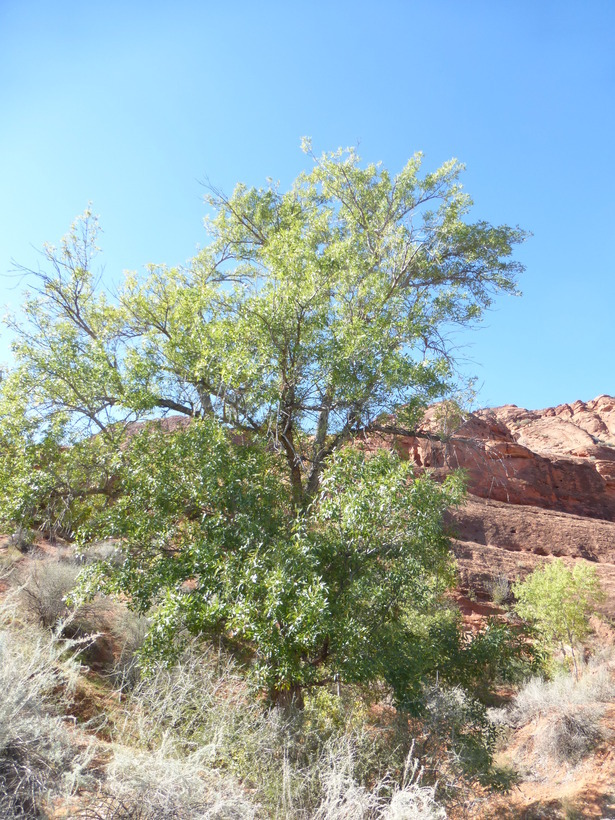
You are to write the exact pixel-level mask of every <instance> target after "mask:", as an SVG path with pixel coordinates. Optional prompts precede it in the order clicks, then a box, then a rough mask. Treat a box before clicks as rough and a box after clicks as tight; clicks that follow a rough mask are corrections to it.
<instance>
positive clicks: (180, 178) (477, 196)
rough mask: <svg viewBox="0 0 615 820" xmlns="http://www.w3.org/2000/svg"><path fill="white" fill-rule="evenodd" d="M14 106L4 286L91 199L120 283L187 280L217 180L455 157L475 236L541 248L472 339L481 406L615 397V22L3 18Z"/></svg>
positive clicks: (1, 144) (0, 3) (517, 4)
mask: <svg viewBox="0 0 615 820" xmlns="http://www.w3.org/2000/svg"><path fill="white" fill-rule="evenodd" d="M0 106H1V108H0V111H1V112H2V117H1V120H0V184H1V190H2V197H1V198H0V272H1V273H4V272H6V271H8V270H9V269H10V267H11V262H10V260H11V259H12V258H13V259H16V260H18V261H19V262H21V263H22V264H26V265H35V264H36V254H35V252H34V250H33V246H34V247H40V246H41V245H42V243H43V242H45V241H50V242H56V243H57V242H58V241H59V239H60V237H61V236H62V235H63V234H64V233H65V232H66V230H67V229H68V227H69V225H70V223H71V222H72V220H73V218H74V217H75V216H76V215H77V214H79V213H81V212H82V211H83V210H84V208H85V206H86V205H87V203H88V202H89V201H90V200H91V201H92V202H93V207H94V210H95V212H96V213H98V214H100V217H101V222H102V226H103V229H104V236H103V240H102V246H103V250H104V259H103V261H104V264H105V268H106V277H107V279H108V280H109V281H117V280H119V279H120V278H121V275H122V271H123V270H124V269H137V268H140V267H141V266H142V265H143V264H145V263H147V262H166V263H168V264H177V263H183V262H185V261H186V260H187V259H188V258H189V257H191V256H192V255H193V254H194V251H195V249H196V247H197V245H198V244H203V243H205V242H206V235H205V232H204V230H203V227H202V219H203V216H204V215H205V213H206V210H205V206H204V204H203V201H202V198H203V188H202V184H201V183H202V181H203V180H204V179H205V177H209V178H210V179H211V181H212V182H213V183H215V184H216V185H218V186H220V187H222V188H224V189H225V190H227V191H229V192H230V191H231V190H232V188H233V185H234V183H235V182H237V181H244V182H246V183H248V184H261V183H264V182H265V180H266V178H267V177H274V178H275V179H279V180H280V181H281V184H282V185H283V186H285V185H287V184H289V183H290V182H291V181H292V179H293V178H294V177H295V175H296V174H297V173H298V171H300V170H301V169H302V168H303V167H305V165H306V158H305V157H304V155H303V154H302V153H301V151H300V148H299V140H300V137H301V136H302V135H310V136H312V138H313V141H314V147H315V149H316V150H317V151H321V150H330V149H331V150H332V149H335V148H337V147H338V146H340V145H342V146H347V145H353V144H357V143H358V144H359V150H360V153H361V155H362V156H363V157H364V158H365V159H366V160H370V161H376V160H382V161H383V162H384V164H385V165H387V166H388V167H389V168H390V169H391V170H399V169H400V168H401V167H402V165H403V164H404V162H405V161H406V159H407V158H408V157H409V156H410V155H411V154H413V153H414V152H415V151H417V150H422V151H424V153H425V168H426V169H428V170H429V169H433V168H435V167H436V166H438V165H439V164H441V163H442V162H443V161H444V160H446V159H448V158H450V157H453V156H455V157H458V158H459V159H460V160H462V161H463V162H464V163H466V165H467V172H466V174H465V180H464V184H465V188H466V190H467V191H468V192H469V193H470V194H471V195H472V197H473V198H474V201H475V209H474V217H475V218H485V219H488V220H489V221H491V222H494V223H501V222H506V223H509V224H513V225H514V224H519V225H520V226H521V227H523V228H525V229H527V230H530V231H532V232H533V234H534V236H533V238H532V239H531V240H530V241H529V242H528V243H527V244H526V245H525V246H523V248H522V249H521V251H520V252H519V254H518V258H519V259H520V260H521V261H523V262H524V263H525V265H526V266H527V272H526V274H525V275H524V277H523V279H522V281H521V288H522V290H523V291H524V296H523V297H522V298H521V299H514V298H511V297H507V298H503V299H501V300H499V301H498V303H497V306H496V310H495V311H493V312H492V313H490V314H489V315H488V316H487V318H486V321H485V322H484V326H483V327H482V329H480V330H478V331H476V332H473V333H472V334H468V335H464V336H463V338H461V339H460V340H459V342H460V344H464V345H467V347H465V349H464V351H463V353H464V355H465V356H466V357H467V358H469V359H471V360H472V363H469V364H468V365H467V368H466V369H467V371H468V372H474V373H476V375H477V376H478V379H479V383H480V384H482V389H481V393H480V395H479V404H482V405H487V404H489V405H496V404H504V403H514V404H518V405H520V406H525V407H544V406H547V405H552V404H558V403H561V402H565V401H574V400H575V399H578V398H581V399H585V400H587V399H590V398H593V397H594V396H596V395H598V394H600V393H611V394H613V393H615V379H614V369H613V360H614V353H615V350H614V348H615V344H614V330H615V323H614V321H613V316H614V310H613V306H614V305H615V276H614V275H613V274H614V267H615V262H614V254H613V249H612V243H613V226H614V225H615V195H614V194H613V189H614V188H615V185H614V183H615V139H614V137H615V2H613V0H586V1H585V2H569V1H568V0H557V2H552V1H551V0H539V1H537V0H533V2H528V0H514V1H513V0H508V1H507V0H500V1H499V2H494V0H485V2H482V1H481V0H463V2H461V0H421V1H420V2H418V0H417V1H413V0H407V1H406V2H387V0H381V3H380V4H379V6H378V7H377V6H376V3H375V2H364V1H363V0H355V2H347V0H340V1H339V2H335V0H331V2H328V3H326V2H318V0H317V1H316V2H306V3H294V2H290V0H278V1H277V2H267V0H260V2H258V3H257V2H254V0H252V1H251V2H244V0H234V1H233V0H230V2H226V3H225V2H221V0H216V2H209V1H208V0H201V1H200V2H196V0H195V1H194V2H188V0H175V2H155V0H149V2H145V1H144V0H142V1H140V0H135V1H134V2H130V0H124V2H117V0H107V2H105V3H85V2H83V1H81V2H78V3H76V2H71V1H70V0H27V1H24V0H0ZM0 281H2V283H3V292H4V293H3V295H4V298H3V299H2V300H0V301H2V302H5V303H10V302H13V303H15V302H18V301H19V293H18V291H16V290H11V289H10V288H11V287H12V281H11V280H7V279H2V280H0ZM9 355H10V354H9V353H8V348H7V343H6V339H5V341H4V342H3V343H2V346H1V347H0V359H2V360H5V361H8V360H9Z"/></svg>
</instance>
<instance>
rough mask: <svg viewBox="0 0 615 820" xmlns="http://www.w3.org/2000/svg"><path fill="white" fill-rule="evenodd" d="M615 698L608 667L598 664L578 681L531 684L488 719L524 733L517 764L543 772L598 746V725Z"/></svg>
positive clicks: (564, 677) (573, 761)
mask: <svg viewBox="0 0 615 820" xmlns="http://www.w3.org/2000/svg"><path fill="white" fill-rule="evenodd" d="M614 696H615V683H614V681H613V675H612V671H611V669H610V664H609V663H607V662H604V661H603V662H602V663H593V664H592V665H590V666H588V667H586V668H585V669H584V670H583V674H582V675H581V676H580V678H579V680H576V679H575V678H574V677H573V676H572V675H569V674H562V675H558V676H557V677H555V678H554V679H553V680H550V681H546V680H543V679H540V678H533V679H532V680H530V681H529V682H528V683H527V684H526V685H525V686H524V687H523V688H522V689H521V690H520V691H519V692H518V693H517V695H516V697H515V698H514V700H513V702H512V704H511V706H510V707H508V708H507V709H505V710H498V711H497V712H494V713H492V717H494V718H495V719H496V720H498V721H499V722H500V723H503V724H505V725H508V726H510V727H512V728H514V729H517V730H522V729H524V728H525V730H526V731H525V740H524V742H523V743H522V744H521V745H520V747H519V748H518V749H517V751H516V762H517V763H518V764H520V765H524V766H525V767H528V765H529V768H530V769H532V770H537V771H539V770H543V771H544V770H546V769H548V768H549V767H550V766H553V765H555V766H560V765H569V764H573V765H574V764H576V763H578V762H579V761H581V760H582V759H583V758H584V757H586V756H587V755H588V754H589V753H590V752H591V750H592V749H593V748H595V746H596V745H597V744H598V743H600V741H601V740H603V732H602V728H601V719H602V716H603V714H604V712H605V709H606V706H607V704H608V703H609V702H611V701H612V699H613V697H614ZM528 729H530V731H528Z"/></svg>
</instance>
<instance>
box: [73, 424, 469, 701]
mask: <svg viewBox="0 0 615 820" xmlns="http://www.w3.org/2000/svg"><path fill="white" fill-rule="evenodd" d="M116 492H117V501H116V503H114V504H113V505H109V506H108V507H106V508H104V509H103V510H102V511H101V512H100V514H99V515H98V516H95V517H92V518H91V519H90V523H89V526H88V528H86V529H84V530H83V531H82V537H83V538H85V539H86V540H87V539H88V537H89V535H90V532H91V533H93V534H95V535H96V536H97V537H101V536H119V537H121V538H122V539H123V542H124V550H125V553H126V560H125V561H124V563H123V564H122V565H121V566H120V567H116V568H113V567H111V568H110V567H108V566H104V567H102V566H101V567H98V568H96V569H95V570H93V571H91V577H90V579H89V581H88V583H89V585H90V587H91V588H92V589H99V588H101V586H102V587H103V588H105V589H107V590H108V591H111V592H113V591H115V592H124V593H126V592H127V593H129V594H130V596H131V598H132V601H133V603H134V604H135V605H136V606H137V607H138V608H139V609H141V610H142V611H143V612H150V614H151V617H152V619H153V629H152V632H151V635H150V650H151V651H153V652H154V654H155V655H157V656H159V655H160V654H169V653H174V652H175V651H177V650H178V648H179V644H178V641H177V633H178V629H179V626H180V625H182V626H183V627H184V628H185V629H187V631H188V632H190V633H194V634H197V635H203V636H207V637H209V638H215V639H217V640H220V639H222V640H225V641H226V642H227V644H228V645H229V646H231V647H233V648H234V649H235V650H237V651H240V653H241V654H242V655H243V656H244V657H248V658H249V659H250V661H251V664H252V667H253V669H254V670H255V672H256V674H257V675H258V677H259V679H260V680H261V682H262V683H263V684H264V685H265V686H266V688H267V689H268V691H269V693H270V696H271V699H272V700H274V701H276V702H288V701H289V700H292V699H295V700H296V701H298V702H300V700H301V692H302V690H303V689H304V688H305V687H313V686H322V685H324V684H327V683H332V682H333V681H334V680H336V679H337V680H342V681H346V682H363V681H370V680H376V679H380V680H384V681H387V682H388V683H389V684H390V685H391V687H392V689H393V691H394V692H395V695H396V697H397V700H398V702H404V700H407V699H408V697H409V696H410V695H411V694H412V693H413V692H416V689H417V687H418V684H419V679H417V672H422V671H423V670H422V669H419V668H418V667H417V665H416V664H413V663H412V653H413V651H415V650H416V644H417V636H416V632H415V631H414V630H413V628H412V618H414V620H416V619H417V618H419V617H420V616H421V614H422V615H425V614H426V613H429V612H431V611H432V609H433V607H434V605H436V604H437V602H438V600H439V597H440V595H441V594H442V592H443V591H444V590H445V589H446V588H447V587H448V586H449V585H450V583H451V581H452V579H453V565H452V560H451V555H450V550H449V544H448V540H447V538H446V536H445V534H444V532H443V529H442V526H441V519H442V515H443V513H444V510H445V509H446V508H447V507H449V506H450V505H452V504H456V503H457V502H458V501H459V500H460V498H461V497H462V485H461V481H460V479H459V478H458V477H457V476H451V477H450V478H448V479H447V480H446V481H445V482H444V484H443V485H440V484H437V483H436V482H434V481H432V480H431V479H429V478H428V477H425V476H423V477H418V478H417V477H414V476H413V475H412V469H411V467H410V465H409V464H408V463H407V462H406V463H402V462H401V461H400V460H399V457H398V456H397V455H396V454H394V453H392V452H388V451H381V452H378V453H376V454H374V455H372V456H370V457H365V455H364V454H363V453H362V452H360V451H358V450H356V449H353V448H349V449H347V450H345V451H344V452H342V453H339V454H337V455H336V457H335V458H333V459H332V460H330V462H329V464H328V465H327V468H326V470H325V472H324V473H323V478H322V482H321V486H320V489H319V493H318V494H317V496H316V497H315V499H314V500H313V502H312V505H311V507H310V510H309V514H307V515H302V516H300V517H298V518H297V517H293V516H292V515H291V514H290V504H291V498H290V496H289V494H288V492H286V491H285V487H284V483H283V481H282V480H281V477H280V475H279V471H277V470H276V459H275V456H274V454H272V453H271V452H268V451H267V449H266V448H265V447H263V446H260V445H259V443H258V442H252V443H250V444H246V443H234V442H233V441H232V439H231V437H230V436H229V433H228V431H225V430H224V429H223V428H222V427H221V426H220V425H219V424H218V423H217V422H216V421H215V420H213V419H204V420H195V421H194V422H193V423H192V424H190V425H189V426H187V427H186V428H184V429H182V428H180V429H179V430H177V431H175V432H174V433H171V434H169V433H165V432H163V431H162V430H161V428H160V427H159V426H158V425H153V426H150V427H148V428H146V429H145V430H143V431H142V432H141V433H139V434H138V435H137V436H135V437H134V438H133V440H132V442H131V446H130V448H129V450H128V452H127V454H126V458H125V460H124V464H123V466H122V469H121V471H120V473H119V476H118V486H117V487H116ZM187 582H188V583H187ZM402 661H403V662H402Z"/></svg>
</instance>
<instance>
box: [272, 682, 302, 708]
mask: <svg viewBox="0 0 615 820" xmlns="http://www.w3.org/2000/svg"><path fill="white" fill-rule="evenodd" d="M269 700H270V701H271V703H272V704H273V705H274V706H275V707H276V708H278V709H280V710H281V711H282V712H285V713H288V712H292V711H301V710H302V709H303V708H304V706H305V702H304V700H303V691H302V688H301V684H299V683H293V684H291V685H290V686H289V687H288V688H286V689H271V690H270V692H269Z"/></svg>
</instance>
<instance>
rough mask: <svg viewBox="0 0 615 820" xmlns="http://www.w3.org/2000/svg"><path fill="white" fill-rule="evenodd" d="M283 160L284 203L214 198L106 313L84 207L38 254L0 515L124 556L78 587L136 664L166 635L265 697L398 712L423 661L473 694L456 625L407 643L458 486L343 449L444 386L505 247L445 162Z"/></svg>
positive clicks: (437, 565) (440, 568)
mask: <svg viewBox="0 0 615 820" xmlns="http://www.w3.org/2000/svg"><path fill="white" fill-rule="evenodd" d="M305 148H306V150H307V152H308V153H309V155H310V157H311V159H312V162H313V167H312V170H311V171H309V172H306V173H303V174H301V175H299V177H298V178H297V179H296V181H295V183H294V184H293V185H292V187H291V188H290V190H289V191H287V192H285V193H281V192H280V191H279V188H278V186H276V185H274V184H269V185H268V186H267V187H266V188H262V189H255V188H246V187H245V186H243V185H238V186H237V187H236V189H235V190H234V192H233V194H232V195H231V196H229V197H227V196H225V195H223V194H222V193H220V192H219V191H216V190H210V195H209V197H208V201H209V204H210V206H211V207H212V209H213V214H214V215H213V217H212V218H211V220H209V222H208V229H209V235H210V243H209V244H208V245H207V246H206V247H205V248H204V249H203V250H202V251H201V252H200V253H199V254H198V255H197V256H196V257H195V258H194V259H193V260H192V261H191V262H190V263H189V264H188V265H187V266H186V267H178V268H166V267H162V266H156V265H150V266H149V267H148V268H147V271H146V273H145V275H144V276H137V275H136V274H129V275H128V276H127V277H126V279H125V281H124V283H123V284H122V286H121V288H120V289H119V292H118V293H117V295H116V297H111V296H110V295H109V294H108V293H107V292H106V291H105V289H104V288H103V287H102V282H101V280H100V278H99V277H98V275H97V273H96V271H95V270H94V269H93V259H94V257H95V254H96V252H97V245H96V243H97V231H98V225H97V220H96V218H95V217H94V216H93V215H92V213H91V212H90V211H87V212H86V213H85V214H84V215H83V216H82V217H81V218H79V219H78V220H77V221H76V222H75V224H74V225H73V227H72V229H71V231H70V233H69V234H68V236H67V237H66V238H65V239H64V240H63V242H62V245H61V246H60V248H54V247H51V246H46V247H45V249H44V252H43V255H44V264H43V266H42V267H41V268H40V269H39V270H37V271H27V272H28V273H30V274H33V275H34V280H33V289H32V291H31V293H30V295H29V297H28V299H27V300H26V302H25V305H24V317H23V320H22V323H17V322H14V323H13V328H14V330H15V331H16V342H15V344H14V353H15V359H16V364H15V367H14V369H13V370H12V371H11V372H10V374H9V375H8V377H7V378H6V379H5V380H4V381H3V383H2V386H1V400H0V439H1V441H0V444H1V446H0V519H1V520H2V521H4V522H5V523H6V522H12V523H14V524H19V525H21V526H36V527H41V528H43V529H45V530H47V531H48V532H53V531H57V532H61V533H63V534H64V535H68V536H70V537H73V538H75V537H76V538H78V539H79V540H80V541H82V542H84V543H85V542H87V541H88V540H89V539H96V538H100V537H104V536H112V537H116V538H118V539H120V544H121V549H122V553H123V560H122V562H121V563H120V564H119V565H116V566H108V565H106V566H104V567H99V568H98V570H93V571H92V572H91V574H90V581H89V585H90V590H91V591H92V592H94V591H95V590H96V589H99V588H102V589H107V590H108V591H116V592H121V593H123V594H125V595H128V596H129V600H130V602H131V604H132V606H134V607H136V608H138V609H140V610H141V611H147V612H148V613H149V614H150V616H151V617H152V619H153V628H152V632H151V635H150V648H151V649H152V651H154V650H155V651H158V652H163V653H164V652H165V651H168V650H169V649H171V648H172V647H173V636H175V634H176V632H177V630H178V629H179V628H180V626H181V627H182V628H184V629H186V630H187V631H189V632H193V633H196V634H199V635H204V636H209V637H217V638H218V639H219V640H224V641H225V642H226V643H227V644H228V645H230V646H233V647H235V648H236V649H237V650H238V651H240V652H241V653H243V654H244V655H246V656H249V658H250V661H251V664H252V666H253V668H254V669H255V671H256V673H257V675H258V676H259V678H260V679H261V680H262V681H263V683H264V684H265V685H266V686H267V688H268V690H269V692H270V694H271V697H272V698H273V699H274V700H276V699H278V700H279V699H280V698H281V697H282V696H283V695H284V693H286V695H289V693H290V695H293V696H296V697H297V698H300V693H301V689H302V688H303V687H306V686H318V685H324V684H326V683H328V682H330V681H332V680H334V679H338V680H345V681H351V682H361V681H369V680H375V679H378V680H384V681H386V682H387V683H388V684H389V685H390V687H391V688H392V690H393V692H394V693H395V697H396V699H397V701H398V702H399V703H404V702H407V701H408V699H409V698H410V696H411V694H412V693H413V692H416V688H417V686H418V685H419V683H420V680H421V676H422V675H423V674H429V673H430V672H433V671H434V670H435V669H438V671H439V673H440V674H441V675H442V677H443V678H446V674H447V668H448V670H449V672H450V673H451V675H452V674H453V673H452V669H453V667H455V665H456V667H455V668H457V667H459V670H461V669H462V667H463V670H464V671H463V672H462V671H459V675H462V677H463V676H465V677H468V675H470V677H471V673H470V671H469V670H470V667H471V666H472V662H468V661H467V659H464V658H465V654H464V653H466V650H467V647H466V646H465V643H464V642H463V641H460V640H459V634H458V633H456V635H454V634H453V632H455V629H456V627H455V625H454V624H453V627H454V629H453V632H451V630H450V628H449V627H448V626H446V628H445V625H444V626H443V624H444V622H442V623H440V625H439V626H438V623H436V622H434V624H435V625H434V629H431V628H430V627H429V626H428V624H429V618H428V616H434V617H435V618H436V621H438V617H439V616H438V615H437V613H438V608H439V607H440V608H441V605H440V596H441V593H442V592H443V590H444V589H445V588H446V587H447V585H449V584H450V583H451V582H452V578H453V575H452V563H451V558H450V554H449V548H448V541H447V538H446V534H445V531H444V528H443V523H442V521H443V513H444V511H445V509H446V508H447V507H449V506H450V505H452V504H455V503H458V501H459V499H460V498H461V481H460V479H459V477H457V476H452V477H450V478H449V479H447V480H446V481H445V482H444V483H443V484H438V483H436V482H435V481H433V480H432V479H431V478H430V477H429V476H428V475H422V476H416V475H414V473H413V470H412V468H411V466H410V465H409V464H408V463H402V462H401V461H400V459H399V457H398V456H397V455H396V454H395V453H394V452H388V451H382V452H376V453H371V452H369V447H368V448H367V451H365V452H364V451H361V450H360V449H359V448H357V446H356V443H355V446H350V447H345V445H347V444H350V443H351V442H352V441H353V440H354V441H355V442H356V440H357V439H360V438H361V437H363V438H364V436H365V434H369V433H372V432H378V431H381V432H387V431H389V432H390V431H392V430H398V429H400V425H401V426H402V427H403V429H406V430H408V431H410V432H411V431H412V430H413V425H415V424H416V423H417V421H418V419H419V417H420V412H421V410H422V408H423V407H424V406H425V404H426V403H427V402H429V401H431V400H433V399H436V398H441V397H443V396H447V395H449V394H450V391H451V390H452V388H453V386H454V384H455V379H456V375H457V374H456V370H455V362H454V358H453V357H452V355H451V350H450V344H449V342H448V333H449V331H450V330H451V329H452V328H454V327H455V326H461V327H464V326H468V325H471V324H473V323H474V322H476V321H477V320H478V319H479V318H480V316H481V314H482V313H483V311H484V310H485V309H487V308H488V307H489V306H490V304H491V300H492V298H493V296H494V295H495V294H496V293H498V292H499V291H509V292H512V291H514V288H515V276H516V274H517V273H518V271H519V270H520V265H519V264H518V263H517V262H515V261H514V260H512V258H511V254H512V250H513V247H514V245H515V244H517V243H518V242H521V241H522V240H523V239H524V233H523V232H522V231H520V230H518V229H513V228H510V227H507V226H499V227H494V226H492V225H489V224H488V223H486V222H482V221H481V222H474V223H472V222H470V221H468V219H467V217H468V212H469V209H470V205H471V202H470V199H469V197H468V196H467V195H466V194H465V193H463V191H462V189H461V185H460V182H459V178H460V175H461V172H462V170H463V169H462V166H461V165H460V164H459V163H457V162H456V161H454V160H453V161H451V162H448V163H446V164H445V165H443V166H442V167H441V168H440V169H438V170H437V171H435V172H433V173H427V174H422V173H421V171H420V166H421V157H420V155H416V156H415V157H413V158H412V159H411V160H410V161H409V162H408V163H407V165H406V166H405V168H404V169H403V170H402V171H401V172H400V173H399V174H397V175H396V176H392V175H391V174H389V172H388V171H387V170H385V169H384V168H382V167H381V166H378V165H367V166H365V165H363V164H362V163H361V161H360V159H359V157H358V156H357V154H356V153H355V152H354V151H353V150H348V151H342V150H340V151H338V152H335V153H333V154H324V155H323V156H321V157H316V156H314V155H313V154H312V153H311V149H310V147H309V145H307V144H306V145H305ZM394 413H396V414H397V418H396V419H394V418H393V417H392V415H391V414H394ZM167 414H171V415H172V416H178V415H179V416H180V417H183V418H184V420H185V423H177V419H176V418H175V419H170V420H167V422H166V426H164V424H163V423H162V422H163V420H162V417H163V416H165V415H167ZM148 419H149V420H154V421H153V423H152V424H151V425H145V426H143V425H139V424H137V425H135V422H142V421H144V420H148ZM156 420H157V421H156ZM165 431H166V432H165ZM453 620H454V619H453ZM444 621H446V617H444ZM450 623H452V622H450V619H449V626H450ZM494 634H495V633H494ZM438 635H439V636H440V637H438ZM496 637H497V636H496ZM497 641H500V637H497ZM487 643H489V642H487ZM491 643H493V640H492V641H491ZM485 645H487V644H485ZM447 652H448V653H449V655H450V658H451V659H452V660H450V662H449V661H446V664H445V665H444V666H443V659H444V658H445V656H446V653H447Z"/></svg>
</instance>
